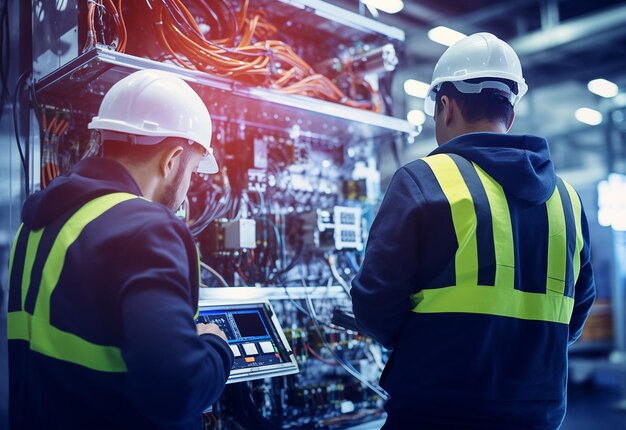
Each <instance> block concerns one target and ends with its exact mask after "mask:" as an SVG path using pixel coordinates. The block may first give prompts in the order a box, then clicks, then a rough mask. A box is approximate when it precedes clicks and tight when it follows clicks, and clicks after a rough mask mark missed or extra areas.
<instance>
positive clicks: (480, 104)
mask: <svg viewBox="0 0 626 430" xmlns="http://www.w3.org/2000/svg"><path fill="white" fill-rule="evenodd" d="M485 80H489V81H497V82H502V83H504V84H506V85H508V86H509V88H511V91H513V92H514V93H516V94H517V91H518V86H517V83H516V82H513V81H511V80H508V79H495V78H489V79H482V78H481V79H468V80H466V81H465V82H469V83H472V84H478V83H480V82H483V81H485ZM442 96H448V97H449V98H451V99H453V100H455V101H456V102H457V103H458V105H459V109H460V110H461V115H463V118H464V119H465V121H467V122H476V121H479V120H485V119H486V120H489V121H499V122H501V123H503V124H504V125H508V124H509V121H510V120H511V116H512V115H513V106H512V105H511V103H510V102H509V100H508V99H507V98H506V96H505V95H504V94H503V92H502V91H500V90H497V89H493V88H486V89H484V90H482V91H481V92H480V93H477V94H466V93H462V92H460V91H459V90H457V89H456V87H455V86H454V85H453V84H452V83H450V82H444V83H443V85H441V88H440V89H439V91H437V95H436V99H435V101H436V104H437V110H440V109H442V108H443V105H442V104H441V97H442ZM435 112H436V111H435Z"/></svg>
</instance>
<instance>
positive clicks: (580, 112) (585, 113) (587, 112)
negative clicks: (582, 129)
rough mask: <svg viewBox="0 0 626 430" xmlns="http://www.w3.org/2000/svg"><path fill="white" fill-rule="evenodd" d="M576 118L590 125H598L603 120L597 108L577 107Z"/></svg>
mask: <svg viewBox="0 0 626 430" xmlns="http://www.w3.org/2000/svg"><path fill="white" fill-rule="evenodd" d="M575 116H576V119H577V120H578V121H580V122H583V123H585V124H589V125H598V124H600V123H601V122H602V114H601V113H600V112H598V111H597V110H595V109H590V108H586V107H584V108H580V109H576V113H575Z"/></svg>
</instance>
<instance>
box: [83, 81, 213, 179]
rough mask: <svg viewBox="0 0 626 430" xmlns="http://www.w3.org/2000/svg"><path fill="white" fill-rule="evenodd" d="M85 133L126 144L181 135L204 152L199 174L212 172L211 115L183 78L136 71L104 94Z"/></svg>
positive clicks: (145, 142) (156, 140)
mask: <svg viewBox="0 0 626 430" xmlns="http://www.w3.org/2000/svg"><path fill="white" fill-rule="evenodd" d="M88 127H89V128H90V129H97V130H102V133H103V137H105V138H106V137H107V136H109V137H111V136H116V137H119V136H123V138H125V140H127V141H128V142H130V143H135V144H142V145H154V144H157V143H159V142H161V141H162V140H164V139H165V138H167V137H181V138H183V139H187V140H188V142H189V143H190V144H193V143H197V144H199V145H201V146H202V147H203V148H204V149H205V150H206V152H205V158H204V159H203V160H202V161H201V162H200V165H199V167H198V172H199V173H217V171H218V167H217V162H216V161H215V157H214V156H213V149H212V148H211V116H210V115H209V111H208V110H207V108H206V106H205V105H204V102H203V101H202V99H201V98H200V96H199V95H198V94H197V93H196V92H195V91H194V90H193V89H192V88H191V87H190V86H189V85H188V84H187V83H186V82H185V81H183V80H182V79H180V78H179V77H177V76H176V75H174V74H171V73H168V72H163V71H160V70H140V71H138V72H135V73H133V74H131V75H129V76H127V77H125V78H124V79H122V80H120V81H119V82H117V83H115V85H113V86H112V87H111V89H110V90H109V91H108V92H107V93H106V95H105V96H104V99H103V100H102V104H101V105H100V110H99V112H98V116H95V117H93V119H92V120H91V122H90V123H89V126H88Z"/></svg>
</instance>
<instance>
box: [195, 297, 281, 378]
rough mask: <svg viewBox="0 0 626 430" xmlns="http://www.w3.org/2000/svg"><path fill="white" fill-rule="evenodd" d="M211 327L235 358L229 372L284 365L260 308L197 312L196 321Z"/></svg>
mask: <svg viewBox="0 0 626 430" xmlns="http://www.w3.org/2000/svg"><path fill="white" fill-rule="evenodd" d="M196 322H199V323H201V322H202V323H215V324H217V325H218V326H219V327H220V328H221V329H222V331H223V332H224V333H225V334H226V337H227V338H228V345H229V346H230V349H231V350H232V351H233V354H234V355H235V363H234V364H233V367H232V368H233V369H243V368H253V367H259V366H267V365H273V364H280V363H285V362H286V361H287V360H286V359H285V354H286V352H285V350H284V348H283V347H282V344H281V343H280V340H279V339H278V338H277V336H276V335H275V334H274V333H273V332H272V330H271V329H270V327H272V326H271V322H270V321H269V316H267V315H266V313H265V310H264V309H263V308H262V307H253V308H248V309H232V310H223V309H201V310H200V313H199V316H198V318H197V320H196Z"/></svg>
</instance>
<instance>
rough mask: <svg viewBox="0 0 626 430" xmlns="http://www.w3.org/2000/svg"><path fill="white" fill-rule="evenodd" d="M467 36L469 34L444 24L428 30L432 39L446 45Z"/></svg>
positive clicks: (450, 44)
mask: <svg viewBox="0 0 626 430" xmlns="http://www.w3.org/2000/svg"><path fill="white" fill-rule="evenodd" d="M466 37H467V35H465V34H463V33H461V32H459V31H456V30H452V29H451V28H448V27H444V26H442V25H440V26H439V27H435V28H431V29H430V30H428V38H429V39H430V40H432V41H433V42H437V43H441V44H442V45H446V46H452V45H454V44H455V43H456V42H458V41H459V40H461V39H464V38H466Z"/></svg>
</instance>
